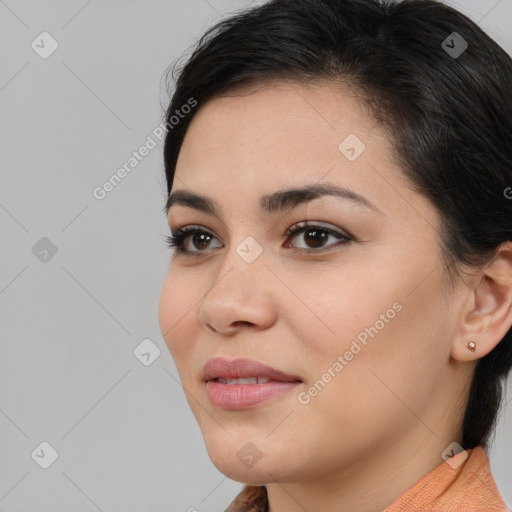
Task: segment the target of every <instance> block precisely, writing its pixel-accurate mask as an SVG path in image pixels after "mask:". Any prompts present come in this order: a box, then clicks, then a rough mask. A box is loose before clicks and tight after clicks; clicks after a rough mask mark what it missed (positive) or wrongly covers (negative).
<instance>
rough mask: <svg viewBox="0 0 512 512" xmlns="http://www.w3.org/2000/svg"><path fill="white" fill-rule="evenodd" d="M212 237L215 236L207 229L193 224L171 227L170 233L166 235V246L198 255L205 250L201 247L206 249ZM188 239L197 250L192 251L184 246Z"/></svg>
mask: <svg viewBox="0 0 512 512" xmlns="http://www.w3.org/2000/svg"><path fill="white" fill-rule="evenodd" d="M214 238H215V237H214V236H213V235H212V234H211V233H210V232H209V231H205V230H204V229H201V228H199V227H195V226H187V227H184V228H178V229H175V230H172V229H171V234H170V235H168V236H167V237H166V241H167V245H168V247H169V248H170V249H174V248H176V250H177V252H178V253H183V254H196V255H200V254H201V253H203V252H205V251H204V250H202V249H206V248H207V246H208V244H209V243H210V242H211V240H212V239H214ZM189 239H190V242H191V243H192V246H195V247H196V248H199V249H200V250H199V251H194V250H191V249H189V248H186V247H184V246H185V245H186V242H187V241H189Z"/></svg>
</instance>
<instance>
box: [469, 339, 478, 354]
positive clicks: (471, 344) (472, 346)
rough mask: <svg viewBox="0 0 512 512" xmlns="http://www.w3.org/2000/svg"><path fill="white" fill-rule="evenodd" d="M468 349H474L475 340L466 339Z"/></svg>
mask: <svg viewBox="0 0 512 512" xmlns="http://www.w3.org/2000/svg"><path fill="white" fill-rule="evenodd" d="M468 350H470V351H471V352H474V351H475V350H476V341H468Z"/></svg>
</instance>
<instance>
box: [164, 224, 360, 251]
mask: <svg viewBox="0 0 512 512" xmlns="http://www.w3.org/2000/svg"><path fill="white" fill-rule="evenodd" d="M313 228H316V230H317V231H321V232H325V233H328V234H329V235H333V236H335V237H337V238H338V239H339V240H340V242H341V243H338V244H331V246H337V245H347V244H349V243H350V242H353V241H354V239H353V238H352V237H351V236H349V235H348V234H347V235H346V234H343V233H340V232H338V231H335V230H333V229H330V228H326V227H323V226H319V225H318V224H309V223H308V221H304V222H300V223H298V224H295V225H293V226H292V227H291V228H289V229H288V231H287V232H286V233H285V235H286V236H287V237H293V236H294V235H297V234H298V233H301V232H304V233H305V232H307V231H310V230H312V229H313ZM195 234H206V235H209V236H213V235H212V233H210V232H209V231H207V230H204V229H201V228H198V227H195V226H185V227H183V228H177V229H175V230H172V229H171V235H167V236H166V242H167V246H168V247H169V249H173V248H176V249H177V251H176V252H178V253H179V254H183V255H187V256H189V255H190V256H202V255H204V254H205V253H206V251H188V250H186V249H183V242H184V241H185V239H186V238H188V237H189V236H191V235H195ZM292 250H295V251H298V252H300V253H302V254H305V255H306V256H308V255H315V254H319V253H323V252H326V250H325V248H323V247H322V248H320V249H319V250H315V249H301V248H292Z"/></svg>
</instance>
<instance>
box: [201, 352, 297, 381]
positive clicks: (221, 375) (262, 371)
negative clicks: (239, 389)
mask: <svg viewBox="0 0 512 512" xmlns="http://www.w3.org/2000/svg"><path fill="white" fill-rule="evenodd" d="M201 378H202V379H203V381H204V382H208V381H211V380H218V381H219V382H222V383H223V384H228V385H229V384H266V383H267V382H269V381H272V380H273V381H278V382H302V379H301V378H300V377H299V376H297V375H291V374H288V373H285V372H284V371H282V370H278V369H277V368H273V367H272V366H268V365H267V364H264V363H260V362H259V361H254V360H252V359H240V358H239V359H225V358H223V357H215V358H213V359H210V360H209V361H208V362H207V363H206V364H205V366H204V368H203V371H202V373H201Z"/></svg>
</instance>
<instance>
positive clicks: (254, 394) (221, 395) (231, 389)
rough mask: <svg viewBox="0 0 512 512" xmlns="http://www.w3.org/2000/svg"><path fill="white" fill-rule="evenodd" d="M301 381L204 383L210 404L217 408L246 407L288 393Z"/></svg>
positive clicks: (212, 381)
mask: <svg viewBox="0 0 512 512" xmlns="http://www.w3.org/2000/svg"><path fill="white" fill-rule="evenodd" d="M299 384H301V382H281V381H277V380H271V381H269V382H265V383H263V384H223V383H222V382H219V381H217V380H209V381H208V382H207V383H206V392H207V393H208V397H209V398H210V401H211V402H212V404H213V405H214V406H215V407H217V408H219V409H229V410H233V409H248V408H250V407H253V406H255V405H257V404H259V403H261V402H264V401H266V400H270V399H271V398H276V397H278V396H281V395H284V394H285V393H288V392H289V391H291V390H292V389H293V388H295V387H296V386H297V385H299Z"/></svg>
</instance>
